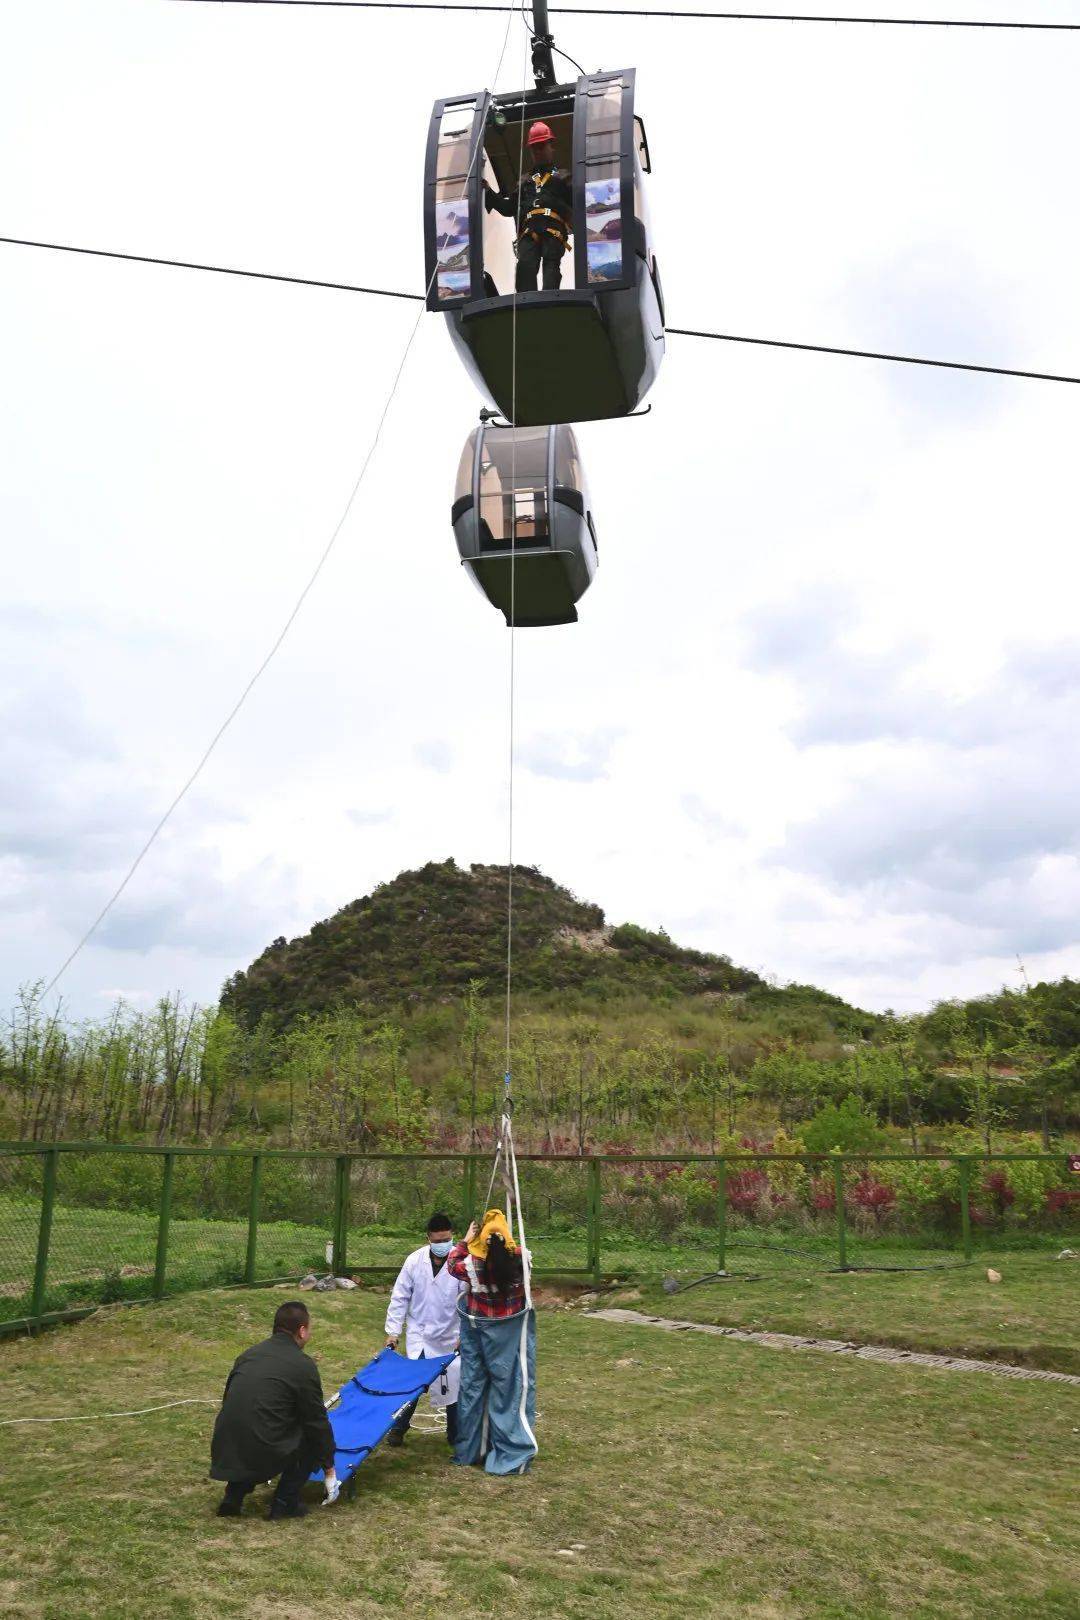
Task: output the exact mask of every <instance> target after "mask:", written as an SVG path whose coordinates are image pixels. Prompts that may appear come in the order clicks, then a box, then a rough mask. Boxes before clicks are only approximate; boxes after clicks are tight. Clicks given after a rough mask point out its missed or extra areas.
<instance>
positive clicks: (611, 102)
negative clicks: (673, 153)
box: [574, 68, 637, 290]
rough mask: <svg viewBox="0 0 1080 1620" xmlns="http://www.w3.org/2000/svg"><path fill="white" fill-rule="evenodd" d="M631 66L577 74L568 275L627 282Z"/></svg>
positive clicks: (630, 267)
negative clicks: (571, 266)
mask: <svg viewBox="0 0 1080 1620" xmlns="http://www.w3.org/2000/svg"><path fill="white" fill-rule="evenodd" d="M634 142H635V133H634V69H633V68H623V69H622V70H621V71H620V72H618V73H592V74H589V75H588V76H587V77H585V78H582V79H579V80H578V82H577V91H576V94H575V97H574V279H575V282H576V284H577V286H579V287H592V288H594V289H597V290H600V289H603V290H613V289H614V288H616V287H632V286H633V285H634V283H635V279H636V275H637V267H636V265H635V263H634V242H635V234H636V233H635V228H634Z"/></svg>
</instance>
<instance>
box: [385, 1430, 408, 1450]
mask: <svg viewBox="0 0 1080 1620" xmlns="http://www.w3.org/2000/svg"><path fill="white" fill-rule="evenodd" d="M408 1432H409V1431H408V1429H391V1430H390V1433H389V1434H388V1435H387V1437H386V1443H387V1445H388V1446H403V1445H404V1444H405V1436H406V1435H407V1434H408Z"/></svg>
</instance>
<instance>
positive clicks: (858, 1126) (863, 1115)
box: [802, 1095, 879, 1153]
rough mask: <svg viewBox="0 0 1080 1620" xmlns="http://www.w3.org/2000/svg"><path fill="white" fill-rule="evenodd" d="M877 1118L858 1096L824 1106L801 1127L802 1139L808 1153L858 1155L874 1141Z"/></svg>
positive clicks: (877, 1131) (875, 1138)
mask: <svg viewBox="0 0 1080 1620" xmlns="http://www.w3.org/2000/svg"><path fill="white" fill-rule="evenodd" d="M878 1134H879V1127H878V1122H877V1117H876V1116H875V1115H874V1114H872V1113H871V1112H870V1110H869V1109H868V1108H866V1106H865V1105H864V1104H863V1103H861V1102H860V1101H859V1099H858V1097H853V1096H850V1095H849V1096H847V1097H845V1098H844V1100H843V1102H840V1103H827V1104H826V1105H825V1107H824V1108H819V1109H818V1111H817V1113H816V1114H815V1115H814V1117H813V1119H811V1120H808V1121H807V1123H806V1124H805V1125H804V1126H803V1127H802V1140H803V1143H804V1144H805V1147H806V1151H807V1152H808V1153H833V1152H835V1151H836V1150H837V1149H839V1151H840V1152H841V1153H860V1152H862V1151H863V1149H865V1148H871V1147H873V1146H874V1144H875V1143H876V1141H877V1139H878Z"/></svg>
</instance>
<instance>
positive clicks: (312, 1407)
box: [210, 1333, 334, 1480]
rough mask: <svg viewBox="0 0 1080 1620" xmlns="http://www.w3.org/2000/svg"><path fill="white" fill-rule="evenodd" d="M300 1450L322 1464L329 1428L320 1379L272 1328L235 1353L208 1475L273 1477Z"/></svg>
mask: <svg viewBox="0 0 1080 1620" xmlns="http://www.w3.org/2000/svg"><path fill="white" fill-rule="evenodd" d="M300 1450H303V1451H304V1452H306V1453H307V1454H308V1455H309V1456H311V1457H312V1458H314V1459H315V1460H314V1461H313V1463H312V1467H313V1468H314V1467H326V1466H327V1465H328V1464H330V1463H332V1462H333V1460H334V1431H333V1430H332V1429H331V1427H330V1420H329V1419H328V1417H327V1416H326V1408H325V1406H324V1405H323V1390H322V1379H321V1378H320V1377H319V1369H318V1368H317V1367H316V1365H315V1363H314V1362H313V1361H312V1359H311V1357H310V1356H306V1355H305V1354H304V1352H303V1351H302V1350H301V1348H300V1346H299V1345H298V1344H297V1342H296V1340H295V1339H294V1338H293V1336H292V1334H291V1333H274V1334H272V1335H271V1337H270V1338H269V1339H264V1340H263V1342H262V1344H256V1345H253V1346H252V1348H251V1349H250V1350H245V1351H244V1353H243V1355H242V1356H240V1357H238V1359H237V1361H236V1362H235V1364H234V1366H233V1370H232V1372H231V1373H230V1374H229V1379H228V1382H227V1383H226V1385H225V1394H224V1395H223V1396H222V1401H221V1411H220V1412H219V1413H218V1415H217V1421H216V1422H215V1424H214V1438H213V1440H212V1441H211V1444H210V1478H211V1479H234V1480H241V1479H272V1478H273V1476H274V1475H275V1474H280V1472H281V1470H282V1469H283V1468H284V1467H285V1465H286V1463H287V1462H288V1461H289V1459H290V1458H291V1457H292V1456H294V1455H295V1453H296V1452H297V1451H300Z"/></svg>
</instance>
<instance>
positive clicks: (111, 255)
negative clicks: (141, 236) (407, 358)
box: [0, 236, 424, 301]
mask: <svg viewBox="0 0 1080 1620" xmlns="http://www.w3.org/2000/svg"><path fill="white" fill-rule="evenodd" d="M0 242H6V243H8V244H9V246H12V247H34V248H48V249H49V250H50V251H51V252H53V253H83V254H86V255H87V256H88V257H89V258H91V259H126V260H127V261H128V262H129V263H130V264H163V265H166V266H167V267H168V268H169V269H171V270H206V271H209V273H210V274H211V275H215V276H245V277H247V279H248V280H249V281H285V282H290V283H291V284H292V285H293V286H294V287H325V288H327V289H328V290H329V291H331V292H352V293H368V294H370V296H371V297H372V298H412V299H419V300H421V301H422V300H423V297H424V295H423V293H411V292H395V291H394V290H393V289H392V288H390V287H357V286H355V285H354V284H353V283H352V282H350V281H315V280H313V279H312V277H310V276H284V275H279V274H276V273H275V272H273V271H270V270H238V269H236V268H235V267H234V266H232V265H228V264H196V263H194V262H193V261H192V260H190V259H157V258H153V257H152V256H151V255H150V254H148V253H117V252H115V251H114V250H113V249H111V248H90V247H75V246H74V245H73V244H72V243H70V242H32V241H29V240H27V239H26V238H25V237H22V236H0Z"/></svg>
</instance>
